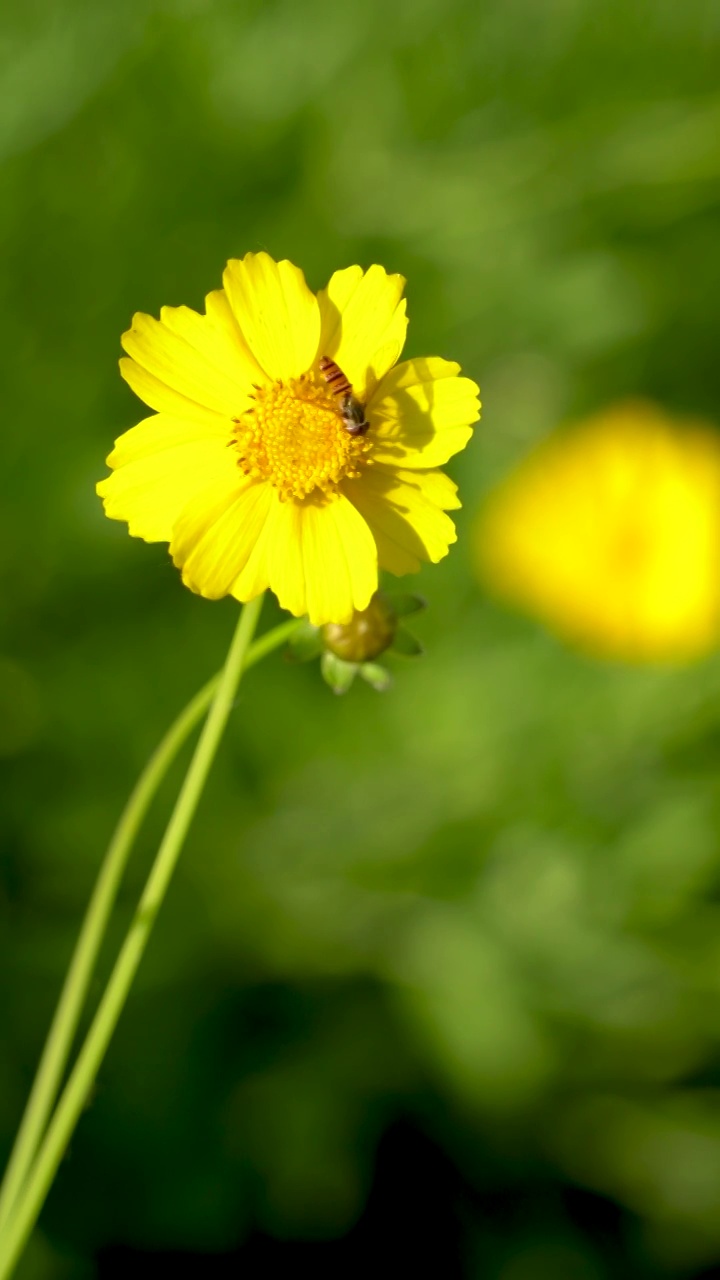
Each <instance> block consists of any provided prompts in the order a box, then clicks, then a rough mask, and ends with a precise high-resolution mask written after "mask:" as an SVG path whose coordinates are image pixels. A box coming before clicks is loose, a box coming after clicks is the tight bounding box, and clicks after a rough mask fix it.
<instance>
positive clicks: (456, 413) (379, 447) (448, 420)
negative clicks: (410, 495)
mask: <svg viewBox="0 0 720 1280" xmlns="http://www.w3.org/2000/svg"><path fill="white" fill-rule="evenodd" d="M459 370H460V366H459V365H458V364H455V363H454V362H452V361H450V360H441V359H439V358H431V359H422V360H406V361H403V363H402V364H399V365H397V366H396V368H394V369H392V370H391V371H390V373H388V374H387V375H386V376H385V377H384V378H383V380H382V382H381V383H380V385H379V386H378V388H377V391H376V392H375V394H374V396H373V397H372V399H371V400H370V402H369V403H368V406H367V418H368V421H369V422H370V427H371V437H370V438H371V439H372V441H373V458H375V459H376V460H377V461H378V462H384V463H389V464H395V465H397V466H402V467H422V468H424V469H425V468H428V467H439V466H441V465H442V464H443V463H444V462H447V460H448V458H451V457H452V456H453V454H455V453H458V452H459V451H460V449H464V448H465V445H466V444H467V442H468V440H469V439H470V436H471V435H472V427H471V425H470V424H471V423H473V422H476V421H477V419H478V418H479V416H480V403H479V401H478V388H477V386H476V384H475V383H474V382H472V381H471V379H470V378H459V377H458V376H457V375H458V373H459Z"/></svg>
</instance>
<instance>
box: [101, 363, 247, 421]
mask: <svg viewBox="0 0 720 1280" xmlns="http://www.w3.org/2000/svg"><path fill="white" fill-rule="evenodd" d="M119 364H120V373H121V374H122V376H123V378H124V379H125V381H126V382H127V384H128V386H129V387H130V388H131V389H132V390H133V391H134V392H135V395H136V396H139V397H140V399H141V400H142V401H143V402H144V403H145V404H147V405H149V406H150V408H151V409H156V410H157V411H158V413H170V414H173V415H174V416H175V417H176V418H187V419H188V420H191V421H195V422H207V421H208V419H213V418H214V419H215V421H216V422H222V423H223V426H224V428H225V430H226V431H227V429H228V415H227V414H226V413H222V414H221V413H217V412H216V411H215V410H214V409H208V408H207V406H205V405H201V404H198V403H197V401H195V400H188V398H187V396H183V395H181V394H180V392H179V391H175V390H174V389H173V388H172V387H168V386H166V384H165V383H164V382H161V381H160V379H159V378H156V377H155V375H154V374H152V373H148V371H147V369H143V368H142V367H141V366H140V365H139V364H136V363H135V361H134V360H129V359H128V357H127V356H122V357H121V359H120V361H119Z"/></svg>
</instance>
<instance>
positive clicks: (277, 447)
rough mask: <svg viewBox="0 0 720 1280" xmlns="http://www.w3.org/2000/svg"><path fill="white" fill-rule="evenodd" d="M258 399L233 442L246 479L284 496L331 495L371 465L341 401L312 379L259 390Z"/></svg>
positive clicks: (363, 441) (241, 421)
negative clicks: (264, 483)
mask: <svg viewBox="0 0 720 1280" xmlns="http://www.w3.org/2000/svg"><path fill="white" fill-rule="evenodd" d="M254 399H255V404H254V405H253V407H252V408H251V409H248V410H247V411H246V412H245V413H244V414H243V416H242V417H241V418H238V419H236V420H235V430H234V435H233V440H232V442H231V443H232V444H233V445H234V446H235V448H236V450H237V452H238V455H239V456H238V465H239V466H240V468H241V469H242V471H243V472H244V473H245V475H248V476H257V477H258V478H260V479H263V480H268V481H269V482H270V484H272V485H273V486H274V487H275V488H276V489H277V490H278V492H279V495H280V497H281V498H306V497H307V496H308V494H311V493H313V492H314V491H315V490H316V489H319V490H321V492H323V493H325V494H326V495H328V496H329V495H331V494H333V493H334V492H336V490H337V487H338V484H339V483H340V481H341V480H343V479H344V478H345V477H357V476H358V475H359V474H360V468H361V466H362V465H363V464H366V463H367V462H368V461H369V459H368V458H367V456H366V455H367V453H368V451H369V450H370V448H371V445H370V442H369V441H368V440H366V439H365V438H364V437H363V436H353V435H351V434H350V432H349V431H348V430H347V427H346V426H345V424H344V422H343V419H342V415H341V413H340V408H339V406H338V404H337V401H336V399H335V398H334V397H333V396H332V395H330V393H329V392H328V391H327V390H326V388H324V387H321V386H319V385H318V384H317V383H315V382H314V381H313V380H312V379H311V377H310V376H308V375H303V376H302V377H300V378H291V379H289V380H288V381H287V382H273V383H271V384H269V385H268V386H264V387H258V388H256V391H255V397H254Z"/></svg>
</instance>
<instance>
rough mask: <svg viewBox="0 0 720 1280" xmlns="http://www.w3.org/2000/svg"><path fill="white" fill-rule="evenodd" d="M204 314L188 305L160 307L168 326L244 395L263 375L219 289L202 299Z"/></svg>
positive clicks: (164, 321) (223, 294) (163, 321)
mask: <svg viewBox="0 0 720 1280" xmlns="http://www.w3.org/2000/svg"><path fill="white" fill-rule="evenodd" d="M205 311H206V314H205V315H204V316H201V315H198V313H197V311H193V310H192V309H191V308H190V307H162V308H161V311H160V319H161V321H162V323H163V324H165V325H167V327H168V329H172V331H173V333H176V334H177V335H178V337H181V338H184V339H185V341H186V342H188V343H189V344H190V346H191V347H194V348H195V350H196V351H198V352H199V353H200V354H201V355H203V356H204V357H205V359H206V360H207V362H208V365H210V366H212V367H213V368H214V369H216V370H217V371H218V373H219V374H220V375H221V376H222V377H223V378H227V379H228V380H229V381H230V382H231V383H232V386H233V387H234V388H236V389H237V393H238V394H239V395H242V396H245V397H247V394H248V391H251V390H252V386H253V383H256V382H260V381H262V378H263V374H262V370H261V368H260V365H259V364H258V362H257V360H256V359H255V357H254V356H253V355H252V353H251V352H250V349H249V347H248V345H247V343H246V342H245V339H244V338H243V336H242V334H241V332H240V329H239V327H238V324H237V321H236V320H235V317H234V315H233V313H232V310H231V307H230V303H229V302H228V300H227V298H226V296H225V293H224V291H223V290H222V289H215V290H213V292H212V293H209V294H208V295H207V297H206V298H205Z"/></svg>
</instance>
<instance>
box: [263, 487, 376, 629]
mask: <svg viewBox="0 0 720 1280" xmlns="http://www.w3.org/2000/svg"><path fill="white" fill-rule="evenodd" d="M268 572H269V581H270V587H271V588H272V590H273V591H274V592H275V594H276V595H277V598H278V600H279V602H280V604H281V606H282V607H283V608H284V609H288V610H289V611H290V613H293V614H295V615H296V616H297V617H300V616H302V614H304V613H307V614H308V616H309V618H310V621H311V622H312V623H313V624H314V625H315V626H322V625H323V624H324V623H326V622H347V621H349V620H350V618H351V617H352V614H353V611H354V610H355V609H365V608H367V605H368V603H369V601H370V597H371V596H372V594H373V592H374V591H376V590H377V551H376V548H375V542H374V540H373V537H372V534H371V532H370V530H369V529H368V527H367V525H366V523H365V521H364V520H363V519H362V517H361V516H360V515H359V514H358V512H357V511H356V510H355V508H354V507H353V506H352V505H351V504H350V503H349V502H348V501H347V500H346V499H345V498H343V497H338V498H336V499H334V500H332V501H329V502H328V501H327V500H322V501H314V500H313V499H307V500H305V501H304V502H280V501H276V503H275V505H274V507H273V508H271V525H270V534H269V539H268Z"/></svg>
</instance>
